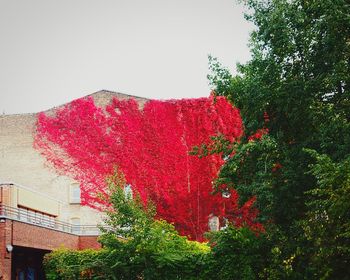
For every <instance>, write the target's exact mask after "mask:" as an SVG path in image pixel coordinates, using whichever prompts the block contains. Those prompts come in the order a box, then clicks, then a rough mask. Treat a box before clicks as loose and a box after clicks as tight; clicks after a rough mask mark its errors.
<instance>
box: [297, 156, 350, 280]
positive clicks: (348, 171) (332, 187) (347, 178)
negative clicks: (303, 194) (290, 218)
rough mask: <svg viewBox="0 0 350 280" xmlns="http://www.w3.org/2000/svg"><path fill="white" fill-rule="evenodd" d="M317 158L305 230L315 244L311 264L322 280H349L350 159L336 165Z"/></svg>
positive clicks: (304, 222) (328, 160)
mask: <svg viewBox="0 0 350 280" xmlns="http://www.w3.org/2000/svg"><path fill="white" fill-rule="evenodd" d="M308 152H309V153H310V154H311V155H312V156H313V157H315V158H316V163H315V164H313V165H312V166H311V171H310V172H311V173H312V174H313V175H314V176H315V177H316V179H317V185H316V187H315V188H313V189H312V190H310V191H309V192H308V193H307V195H308V196H309V198H310V200H309V202H308V203H307V205H308V212H307V218H306V219H305V221H303V223H302V226H303V228H304V231H305V237H306V239H307V240H309V241H311V242H312V250H311V252H310V253H311V256H310V259H311V260H310V262H312V264H313V265H314V266H315V267H316V268H317V271H318V275H319V277H320V279H327V278H331V279H346V278H347V277H348V275H349V274H350V267H349V263H350V219H349V213H350V156H349V157H347V158H346V159H344V160H343V161H341V162H339V163H336V162H334V161H333V160H332V159H331V158H330V157H329V156H327V155H319V154H318V153H316V152H315V151H312V150H308Z"/></svg>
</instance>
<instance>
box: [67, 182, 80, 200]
mask: <svg viewBox="0 0 350 280" xmlns="http://www.w3.org/2000/svg"><path fill="white" fill-rule="evenodd" d="M69 202H70V203H71V204H80V186H79V185H78V184H74V185H72V186H71V187H70V199H69Z"/></svg>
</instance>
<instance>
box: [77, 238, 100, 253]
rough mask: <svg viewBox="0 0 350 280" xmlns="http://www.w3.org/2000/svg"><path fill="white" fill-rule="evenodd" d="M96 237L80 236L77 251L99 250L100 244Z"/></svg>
mask: <svg viewBox="0 0 350 280" xmlns="http://www.w3.org/2000/svg"><path fill="white" fill-rule="evenodd" d="M97 238H98V237H97V236H80V237H79V250H84V249H87V248H92V249H100V248H101V244H100V243H98V242H97Z"/></svg>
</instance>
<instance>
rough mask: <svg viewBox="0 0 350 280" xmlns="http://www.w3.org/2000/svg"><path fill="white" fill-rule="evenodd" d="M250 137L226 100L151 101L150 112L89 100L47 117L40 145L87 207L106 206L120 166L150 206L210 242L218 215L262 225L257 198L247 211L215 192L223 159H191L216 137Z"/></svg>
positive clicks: (40, 126)
mask: <svg viewBox="0 0 350 280" xmlns="http://www.w3.org/2000/svg"><path fill="white" fill-rule="evenodd" d="M242 131H243V129H242V121H241V118H240V115H239V111H238V110H237V109H235V108H233V107H232V106H231V105H230V104H229V102H227V100H226V99H225V98H223V97H215V98H214V97H213V96H211V97H209V98H198V99H183V100H168V101H156V100H151V101H148V102H147V103H146V104H145V106H144V108H143V110H140V109H139V108H138V104H137V103H136V101H135V100H133V99H129V100H123V101H120V100H117V99H114V100H113V102H112V104H111V105H109V106H107V107H106V108H103V109H102V108H98V107H96V106H95V104H94V102H93V99H92V98H83V99H78V100H76V101H73V102H72V103H70V104H68V105H66V106H64V107H63V108H61V109H58V110H57V111H56V114H55V116H48V115H45V114H44V113H41V114H39V116H38V122H37V133H36V137H35V147H36V148H37V149H39V150H40V152H41V153H42V154H43V155H44V156H45V157H46V158H47V160H48V161H49V162H51V163H52V164H53V165H54V167H55V168H56V169H57V170H58V171H59V172H60V173H61V174H64V175H68V176H71V177H73V178H74V179H75V180H77V181H79V182H80V185H81V191H82V192H81V199H82V203H83V204H85V205H89V206H91V207H95V208H99V207H100V206H101V203H103V202H102V201H101V200H100V199H99V197H98V196H97V193H104V191H105V188H106V183H105V179H106V177H107V176H108V175H110V174H111V173H112V172H113V170H114V168H115V166H118V167H119V169H120V170H121V171H122V172H123V173H124V174H125V177H126V180H127V182H128V183H130V184H131V185H132V186H133V189H134V190H136V191H137V192H138V193H139V194H140V196H141V198H142V199H143V201H146V200H147V199H148V198H150V199H152V200H153V201H154V202H155V204H156V207H157V213H158V214H157V215H158V217H159V218H163V219H165V220H167V221H168V222H172V223H174V224H175V226H176V228H177V230H179V232H180V233H181V234H183V235H188V236H190V237H191V238H192V239H197V240H202V238H203V233H204V232H206V231H207V230H208V216H209V215H210V214H214V215H216V216H218V217H219V218H222V217H225V216H230V218H231V220H232V221H234V222H235V223H236V224H237V225H238V226H239V225H241V224H242V223H247V224H248V225H250V226H251V227H252V228H259V227H260V225H259V224H258V223H256V222H255V221H254V220H255V217H256V215H257V212H256V210H255V209H254V208H253V207H252V204H253V202H254V200H251V201H249V202H247V203H246V205H244V206H243V207H241V208H240V207H239V206H238V204H237V199H238V197H237V193H235V192H232V193H231V197H230V198H223V197H222V196H221V195H220V194H217V195H212V194H211V192H212V181H213V180H214V179H215V178H216V176H217V174H218V172H219V169H220V167H221V166H222V164H223V160H222V158H221V157H220V155H210V156H207V157H203V158H199V157H196V156H191V155H189V151H191V149H192V148H193V146H196V145H201V144H202V143H207V144H209V142H210V137H211V136H215V135H217V134H222V135H224V136H225V137H226V138H227V139H229V140H230V141H234V140H235V139H238V138H239V137H240V136H241V135H242Z"/></svg>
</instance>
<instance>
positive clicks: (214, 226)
mask: <svg viewBox="0 0 350 280" xmlns="http://www.w3.org/2000/svg"><path fill="white" fill-rule="evenodd" d="M208 227H209V230H210V231H218V230H219V227H220V221H219V217H217V216H215V215H213V214H210V215H209V221H208Z"/></svg>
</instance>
